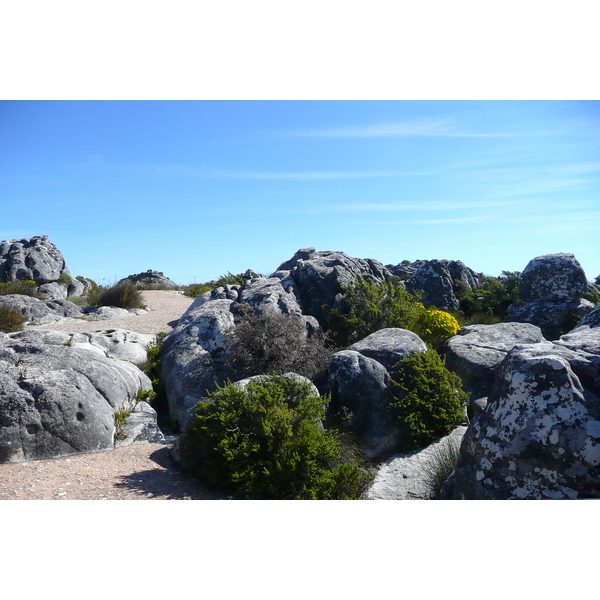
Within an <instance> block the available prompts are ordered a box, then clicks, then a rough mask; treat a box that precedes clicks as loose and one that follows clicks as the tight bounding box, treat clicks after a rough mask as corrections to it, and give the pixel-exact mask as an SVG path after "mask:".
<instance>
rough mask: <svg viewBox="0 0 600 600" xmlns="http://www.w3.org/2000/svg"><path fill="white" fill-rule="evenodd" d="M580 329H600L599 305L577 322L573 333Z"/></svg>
mask: <svg viewBox="0 0 600 600" xmlns="http://www.w3.org/2000/svg"><path fill="white" fill-rule="evenodd" d="M580 327H600V304H598V305H597V306H596V307H595V308H594V309H593V310H592V311H591V312H589V313H588V314H587V316H585V317H584V318H583V319H582V320H581V321H579V324H578V325H577V327H576V328H575V329H574V331H577V330H578V329H579V328H580Z"/></svg>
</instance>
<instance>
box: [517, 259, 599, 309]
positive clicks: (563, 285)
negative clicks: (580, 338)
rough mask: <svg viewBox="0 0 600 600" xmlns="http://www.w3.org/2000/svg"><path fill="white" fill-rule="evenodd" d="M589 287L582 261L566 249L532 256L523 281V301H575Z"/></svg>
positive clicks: (521, 285)
mask: <svg viewBox="0 0 600 600" xmlns="http://www.w3.org/2000/svg"><path fill="white" fill-rule="evenodd" d="M587 291H588V283H587V279H586V276H585V272H584V270H583V269H582V268H581V265H580V264H579V261H578V260H577V259H576V258H575V256H574V255H573V254H569V253H564V252H561V253H558V254H545V255H544V256H538V257H536V258H534V259H533V260H530V261H529V263H527V266H526V267H525V269H524V271H523V273H522V274H521V283H520V284H519V296H520V297H521V301H522V302H573V301H577V300H578V299H579V298H581V297H583V296H585V294H586V293H587Z"/></svg>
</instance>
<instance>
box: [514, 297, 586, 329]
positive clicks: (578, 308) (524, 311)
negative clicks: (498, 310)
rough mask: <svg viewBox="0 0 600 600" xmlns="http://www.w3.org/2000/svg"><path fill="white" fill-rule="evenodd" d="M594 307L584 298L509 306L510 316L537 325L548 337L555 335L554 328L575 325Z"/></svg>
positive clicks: (515, 320) (515, 319)
mask: <svg viewBox="0 0 600 600" xmlns="http://www.w3.org/2000/svg"><path fill="white" fill-rule="evenodd" d="M593 308H594V305H593V304H592V303H591V302H590V301H589V300H585V299H584V298H581V299H579V300H576V301H573V302H518V303H516V304H511V305H510V306H509V307H508V318H509V319H510V320H511V321H514V322H517V323H532V324H533V325H537V326H538V327H540V328H541V329H542V331H543V332H544V333H545V334H546V335H547V336H548V337H553V332H554V330H558V329H560V328H561V327H563V326H565V325H567V326H568V325H569V324H571V327H574V326H575V325H576V324H577V323H578V322H579V321H580V320H581V319H583V318H584V317H585V316H586V315H588V314H589V313H590V312H591V311H592V310H593Z"/></svg>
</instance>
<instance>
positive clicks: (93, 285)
mask: <svg viewBox="0 0 600 600" xmlns="http://www.w3.org/2000/svg"><path fill="white" fill-rule="evenodd" d="M75 279H77V280H78V281H81V282H83V281H87V282H89V283H90V284H91V285H92V290H98V289H100V286H99V285H98V284H97V283H96V282H95V281H94V280H93V279H90V278H89V277H83V275H77V277H75Z"/></svg>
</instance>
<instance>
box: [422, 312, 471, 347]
mask: <svg viewBox="0 0 600 600" xmlns="http://www.w3.org/2000/svg"><path fill="white" fill-rule="evenodd" d="M414 331H415V333H416V334H417V335H418V336H419V337H420V338H421V339H422V340H423V341H424V342H425V343H427V344H429V345H430V346H431V347H432V348H438V347H439V346H440V345H441V344H442V343H443V342H445V341H446V340H447V339H449V338H451V337H452V336H454V335H456V334H457V333H458V332H459V331H460V324H459V323H458V321H457V320H456V318H455V317H454V316H453V315H451V314H450V313H447V312H444V311H443V310H436V309H431V310H422V311H421V312H420V313H419V316H418V317H417V321H416V324H415V328H414Z"/></svg>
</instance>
